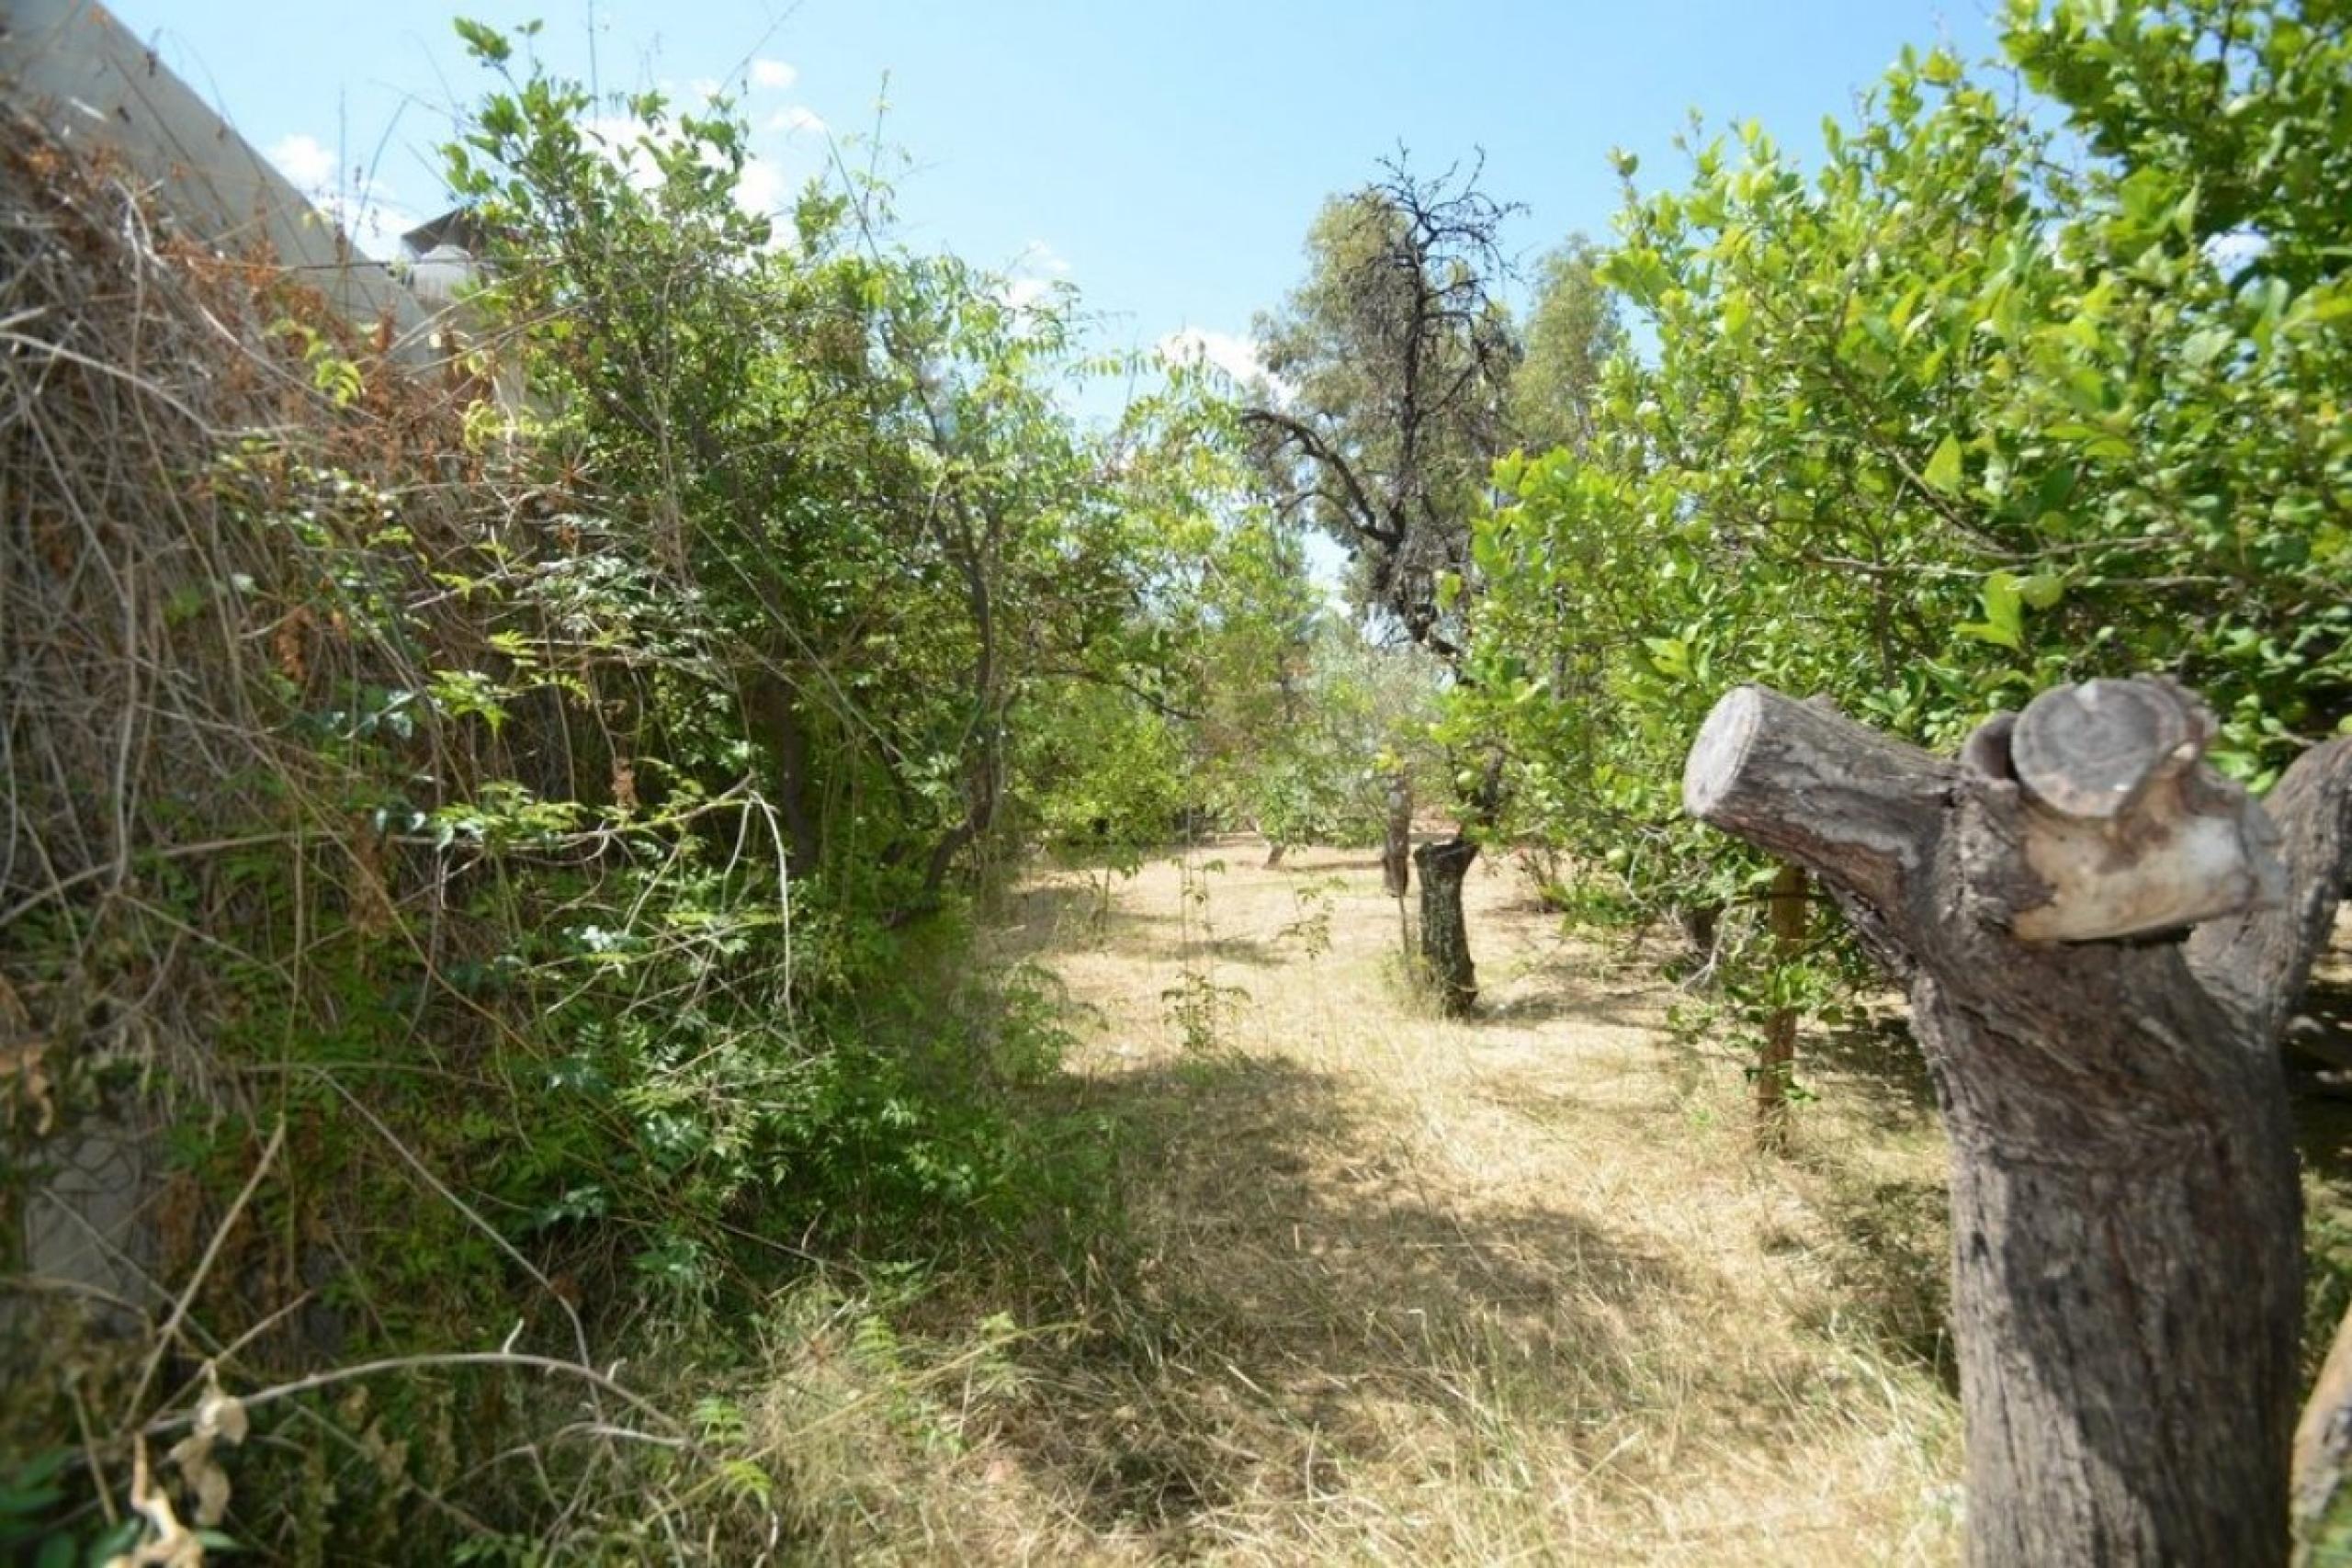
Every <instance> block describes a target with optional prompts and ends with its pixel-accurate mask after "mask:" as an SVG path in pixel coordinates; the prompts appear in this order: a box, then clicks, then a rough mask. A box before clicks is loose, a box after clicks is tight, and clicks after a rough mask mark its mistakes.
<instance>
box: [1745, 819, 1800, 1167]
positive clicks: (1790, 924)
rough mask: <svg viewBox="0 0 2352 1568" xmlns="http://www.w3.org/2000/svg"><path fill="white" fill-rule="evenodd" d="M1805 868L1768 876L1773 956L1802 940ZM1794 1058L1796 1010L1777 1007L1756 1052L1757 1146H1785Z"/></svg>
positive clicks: (1789, 956) (1790, 958)
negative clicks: (1761, 1044) (1762, 1044)
mask: <svg viewBox="0 0 2352 1568" xmlns="http://www.w3.org/2000/svg"><path fill="white" fill-rule="evenodd" d="M1805 883H1806V877H1805V874H1804V871H1803V870H1802V869H1801V868H1799V867H1797V866H1793V865H1782V866H1781V869H1780V871H1779V873H1778V874H1775V875H1774V876H1773V878H1772V898H1771V929H1772V962H1773V963H1774V964H1790V963H1793V962H1794V961H1795V959H1796V956H1797V953H1799V952H1800V951H1801V950H1802V949H1803V948H1804V928H1805V913H1806V909H1805ZM1796 1061H1797V1010H1796V1009H1794V1008H1792V1007H1782V1008H1776V1009H1774V1010H1773V1011H1772V1015H1771V1016H1770V1018H1768V1019H1766V1020H1765V1021H1764V1046H1763V1049H1762V1050H1761V1051H1759V1052H1758V1054H1757V1058H1756V1146H1757V1147H1758V1148H1760V1149H1762V1150H1763V1151H1764V1152H1765V1153H1767V1154H1781V1153H1784V1152H1786V1150H1787V1149H1788V1146H1789V1081H1790V1079H1791V1078H1792V1077H1793V1076H1794V1074H1795V1069H1796Z"/></svg>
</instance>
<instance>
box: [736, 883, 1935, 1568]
mask: <svg viewBox="0 0 2352 1568" xmlns="http://www.w3.org/2000/svg"><path fill="white" fill-rule="evenodd" d="M1261 858H1262V852H1261V849H1260V848H1259V847H1258V846H1256V845H1255V844H1254V843H1251V842H1250V841H1247V840H1231V841H1227V842H1226V843H1225V844H1223V845H1221V846H1215V847H1211V848H1207V849H1204V850H1202V851H1200V852H1195V853H1194V854H1193V855H1192V856H1191V857H1190V861H1189V869H1187V868H1186V867H1183V866H1180V865H1179V864H1178V863H1174V862H1169V861H1161V862H1158V863H1153V864H1152V865H1150V866H1148V868H1147V869H1146V870H1145V871H1144V872H1143V873H1142V874H1141V875H1139V876H1137V877H1136V878H1134V879H1132V880H1130V881H1126V882H1125V883H1121V884H1118V885H1116V886H1114V887H1113V888H1112V889H1111V894H1110V897H1109V899H1108V900H1107V902H1105V901H1104V900H1103V898H1102V896H1101V884H1100V882H1099V880H1097V881H1094V882H1091V883H1090V881H1089V879H1088V878H1087V877H1086V876H1085V875H1084V874H1077V873H1070V874H1054V875H1047V876H1044V877H1041V878H1039V879H1036V880H1035V881H1033V882H1032V883H1031V884H1030V885H1028V886H1025V887H1024V888H1023V889H1022V890H1021V891H1020V892H1019V893H1017V894H1016V895H1015V896H1014V897H1013V900H1012V908H1011V910H1010V912H1009V917H1008V920H1007V924H1006V927H1005V929H1004V930H1002V931H1001V932H1000V933H999V936H1000V940H1001V942H1002V943H1003V944H1004V945H1005V946H1006V947H1007V948H1009V949H1010V950H1011V951H1012V952H1014V953H1026V954H1028V955H1030V956H1033V957H1035V958H1036V959H1038V960H1039V961H1041V962H1043V963H1046V964H1048V965H1050V966H1051V968H1052V969H1053V970H1054V971H1056V972H1057V974H1058V975H1059V976H1061V978H1062V980H1063V981H1064V982H1065V983H1066V984H1067V986H1068V987H1069V993H1070V998H1071V1000H1072V1001H1073V1002H1074V1003H1075V1004H1078V1005H1079V1007H1080V1010H1081V1012H1082V1014H1084V1015H1085V1016H1087V1017H1089V1018H1090V1019H1091V1022H1090V1024H1089V1026H1088V1031H1087V1032H1088V1039H1087V1041H1086V1043H1085V1045H1084V1046H1083V1048H1082V1050H1081V1051H1080V1057H1079V1061H1078V1062H1077V1064H1076V1070H1077V1071H1078V1073H1079V1074H1080V1087H1079V1089H1078V1090H1077V1092H1078V1093H1079V1094H1080V1097H1081V1098H1082V1100H1084V1102H1085V1104H1086V1106H1087V1107H1088V1108H1089V1109H1090V1110H1091V1111H1095V1112H1099V1113H1102V1114H1104V1115H1106V1116H1107V1117H1109V1118H1110V1119H1111V1120H1112V1122H1114V1123H1115V1124H1116V1125H1117V1126H1119V1127H1121V1128H1122V1129H1124V1131H1125V1136H1124V1138H1123V1140H1122V1146H1123V1148H1124V1150H1125V1153H1124V1155H1123V1156H1122V1157H1123V1161H1124V1163H1125V1184H1126V1188H1127V1197H1128V1210H1129V1221H1128V1224H1129V1234H1128V1235H1125V1237H1124V1238H1122V1239H1121V1242H1120V1244H1119V1245H1118V1247H1116V1248H1115V1249H1114V1248H1113V1247H1109V1246H1105V1247H1103V1249H1102V1250H1101V1255H1100V1257H1099V1258H1096V1259H1094V1260H1092V1261H1091V1262H1090V1263H1089V1264H1088V1265H1087V1266H1086V1267H1085V1268H1084V1269H1083V1272H1085V1273H1086V1274H1087V1275H1088V1278H1086V1279H1084V1280H1073V1281H1057V1282H1054V1283H1053V1284H1052V1285H1047V1284H1045V1283H1042V1282H1041V1283H1040V1286H1039V1289H1038V1290H1037V1291H1036V1292H1035V1293H1034V1296H1033V1299H1035V1300H1037V1301H1046V1300H1050V1299H1054V1298H1055V1297H1056V1295H1057V1292H1059V1293H1060V1297H1061V1299H1062V1300H1065V1301H1067V1300H1069V1299H1073V1298H1075V1299H1078V1300H1080V1301H1082V1302H1083V1303H1085V1304H1084V1305H1083V1307H1082V1308H1080V1309H1079V1310H1080V1321H1079V1322H1078V1323H1076V1324H1075V1325H1072V1324H1069V1323H1068V1322H1062V1323H1058V1324H1041V1325H1036V1326H1035V1328H1034V1329H1033V1330H1032V1331H1030V1332H1026V1333H1023V1334H1022V1335H1020V1336H1017V1337H1015V1338H1013V1339H1012V1340H1011V1341H1009V1342H1006V1341H1000V1342H999V1343H998V1344H996V1345H994V1346H988V1345H982V1344H978V1343H977V1342H974V1341H971V1340H969V1339H968V1338H967V1339H964V1340H957V1339H956V1338H955V1337H953V1336H952V1334H951V1335H944V1336H943V1337H942V1338H941V1339H940V1340H938V1341H936V1342H933V1343H932V1344H930V1345H928V1346H927V1347H900V1346H896V1345H893V1346H892V1347H891V1348H890V1351H889V1354H890V1355H892V1356H897V1357H900V1358H902V1359H903V1362H904V1364H903V1365H902V1366H899V1367H897V1368H895V1369H893V1370H892V1375H894V1376H905V1375H912V1376H915V1377H917V1378H919V1379H920V1380H921V1381H922V1383H923V1385H924V1387H925V1388H927V1389H928V1390H929V1393H926V1394H925V1395H924V1396H922V1399H921V1400H920V1401H918V1402H917V1405H919V1407H915V1406H909V1405H907V1404H906V1403H905V1402H904V1401H900V1402H899V1408H898V1409H896V1411H895V1412H894V1413H891V1414H888V1415H887V1416H885V1415H878V1414H877V1415H874V1416H872V1417H871V1418H870V1419H868V1420H866V1423H865V1433H864V1436H863V1438H862V1439H861V1440H859V1441H856V1442H854V1443H853V1444H851V1445H850V1448H849V1449H848V1450H845V1451H843V1452H842V1453H841V1454H840V1456H839V1459H838V1462H836V1463H826V1464H818V1465H815V1466H813V1467H810V1468H811V1473H809V1474H808V1475H807V1480H808V1481H809V1482H810V1483H812V1484H813V1485H814V1488H815V1490H816V1491H818V1492H819V1493H822V1492H823V1491H824V1490H825V1488H826V1482H825V1480H824V1475H826V1474H830V1475H833V1476H839V1477H842V1478H844V1480H846V1478H848V1477H851V1476H863V1477H864V1478H865V1481H864V1483H863V1484H862V1485H860V1486H858V1487H857V1488H856V1492H857V1495H858V1497H859V1499H860V1500H859V1501H857V1502H856V1503H855V1504H854V1507H853V1508H852V1509H851V1511H852V1512H853V1513H854V1518H850V1517H844V1518H842V1519H841V1520H837V1521H835V1522H836V1523H839V1524H842V1525H845V1526H849V1527H850V1528H848V1529H839V1530H836V1529H828V1530H825V1531H823V1532H822V1533H823V1534H824V1535H825V1536H826V1538H827V1539H829V1540H833V1541H835V1542H837V1543H839V1544H840V1545H841V1546H842V1549H843V1550H844V1551H850V1552H854V1554H855V1555H857V1556H860V1557H861V1558H865V1559H868V1560H876V1559H880V1560H897V1561H944V1560H956V1561H983V1562H1022V1561H1035V1562H1061V1561H1098V1562H1100V1561H1114V1562H1125V1561H1132V1562H1144V1561H1162V1560H1181V1561H1203V1562H1233V1563H1250V1562H1267V1563H1280V1562H1356V1561H1371V1560H1379V1561H1391V1562H1478V1563H1487V1562H1692V1563H1716V1562H1787V1563H1814V1562H1871V1563H1882V1562H1943V1561H1948V1560H1951V1558H1952V1557H1953V1556H1954V1555H1955V1553H1956V1549H1957V1540H1958V1531H1957V1524H1958V1518H1957V1515H1958V1506H1957V1496H1958V1492H1957V1487H1956V1484H1955V1477H1956V1475H1957V1472H1958V1437H1959V1418H1958V1411H1957V1406H1956V1404H1955V1402H1954V1400H1953V1399H1952V1397H1951V1393H1950V1391H1949V1387H1948V1384H1947V1382H1946V1378H1947V1377H1948V1362H1947V1361H1946V1360H1945V1359H1944V1358H1943V1357H1942V1355H1941V1353H1940V1343H1939V1325H1940V1305H1939V1292H1940V1289H1941V1287H1940V1276H1941V1271H1942V1264H1943V1257H1942V1249H1943V1240H1942V1234H1943V1233H1942V1218H1941V1201H1940V1199H1941V1189H1940V1163H1939V1160H1940V1156H1939V1145H1938V1143H1937V1139H1936V1134H1935V1129H1934V1126H1933V1123H1932V1121H1931V1120H1930V1119H1929V1118H1928V1115H1927V1114H1926V1111H1925V1086H1924V1084H1923V1083H1921V1082H1920V1081H1919V1080H1918V1078H1917V1075H1916V1071H1915V1070H1913V1069H1908V1068H1905V1066H1903V1061H1902V1055H1901V1052H1902V1049H1903V1048H1902V1047H1899V1046H1896V1045H1891V1044H1888V1043H1884V1042H1883V1041H1853V1042H1846V1043H1834V1042H1833V1043H1819V1044H1822V1045H1823V1046H1824V1047H1825V1050H1826V1055H1821V1056H1818V1057H1816V1058H1815V1061H1814V1064H1813V1066H1814V1072H1813V1075H1812V1078H1813V1081H1814V1082H1815V1085H1816V1086H1817V1087H1818V1088H1819V1089H1820V1090H1821V1093H1822V1100H1820V1102H1819V1103H1817V1104H1815V1105H1812V1106H1809V1107H1807V1108H1805V1110H1804V1112H1803V1120H1802V1122H1801V1133H1800V1144H1801V1147H1800V1150H1799V1153H1798V1155H1797V1156H1796V1157H1795V1158H1794V1159H1792V1160H1789V1161H1770V1160H1763V1159H1759V1158H1758V1157H1757V1156H1755V1155H1753V1154H1752V1153H1751V1151H1750V1148H1749V1145H1748V1139H1747V1119H1746V1115H1745V1106H1744V1101H1743V1100H1742V1089H1743V1086H1742V1083H1741V1080H1740V1078H1739V1077H1738V1075H1737V1072H1736V1067H1734V1066H1732V1065H1730V1064H1728V1063H1727V1062H1724V1061H1719V1060H1709V1059H1706V1058H1705V1057H1703V1056H1702V1055H1692V1054H1691V1053H1689V1052H1687V1051H1679V1050H1678V1049H1677V1048H1676V1047H1674V1046H1673V1045H1672V1044H1671V1043H1669V1040H1668V1036H1667V1034H1666V1033H1665V1032H1664V1030H1663V1028H1662V1021H1663V1012H1664V1009H1665V1007H1666V1006H1667V1004H1668V1001H1669V1000H1670V999H1671V998H1670V993H1668V991H1666V990H1665V989H1664V988H1663V987H1661V986H1660V985H1659V984H1658V983H1657V981H1656V980H1655V979H1654V978H1651V976H1653V975H1654V974H1655V972H1656V971H1655V966H1654V964H1650V963H1647V962H1643V963H1621V962H1618V961H1616V960H1614V959H1612V958H1611V955H1609V954H1608V953H1603V952H1601V951H1599V950H1596V949H1594V948H1591V947H1589V946H1584V945H1579V944H1576V943H1570V942H1562V941H1561V939H1560V938H1559V937H1558V935H1557V933H1556V922H1555V919H1553V918H1552V917H1550V916H1548V915H1546V914H1544V912H1542V911H1541V910H1540V909H1538V908H1536V907H1535V906H1534V904H1533V902H1532V899H1531V898H1530V897H1528V891H1527V889H1528V885H1527V883H1526V882H1525V880H1524V879H1523V878H1521V877H1520V876H1518V875H1516V874H1513V873H1512V871H1511V870H1510V867H1509V866H1508V865H1498V864H1495V863H1492V862H1488V863H1482V866H1483V869H1481V870H1480V871H1478V872H1475V873H1474V874H1473V879H1472V883H1471V889H1470V900H1471V904H1470V914H1471V919H1472V925H1473V932H1474V937H1475V939H1476V942H1477V943H1478V944H1479V947H1478V953H1479V959H1480V977H1481V981H1482V985H1483V987H1484V991H1485V998H1486V1009H1485V1013H1484V1016H1483V1017H1481V1018H1479V1019H1478V1020H1476V1021H1471V1022H1468V1023H1463V1024H1450V1023H1444V1022H1441V1021H1435V1020H1433V1019H1430V1018H1428V1017H1425V1016H1420V1015H1419V1014H1418V1013H1417V1012H1416V1011H1415V1010H1413V1009H1411V1008H1409V1007H1408V1006H1407V1005H1405V1003H1404V1001H1403V1000H1402V998H1401V997H1400V993H1399V991H1398V989H1397V987H1396V985H1395V984H1394V982H1393V978H1392V976H1393V975H1394V973H1395V969H1396V962H1395V956H1394V955H1395V953H1396V949H1397V913H1396V906H1395V905H1394V904H1393V903H1391V902H1390V901H1388V900H1387V899H1385V898H1384V897H1382V896H1381V894H1380V890H1379V873H1378V869H1377V865H1376V863H1375V862H1374V860H1373V858H1372V857H1371V856H1369V855H1367V854H1362V853H1348V852H1315V851H1309V852H1293V853H1292V855H1291V856H1290V857H1288V860H1287V863H1285V864H1284V865H1283V867H1282V868H1281V869H1280V870H1278V871H1266V870H1263V869H1261V867H1260V864H1259V862H1260V860H1261ZM1188 995H1189V996H1192V997H1193V998H1201V997H1204V996H1214V997H1215V998H1216V1002H1217V1006H1216V1009H1215V1017H1214V1020H1213V1021H1214V1038H1208V1037H1206V1034H1205V1031H1204V1024H1205V1023H1206V1022H1208V1020H1206V1019H1204V1017H1203V1016H1202V1015H1201V1014H1200V1012H1199V1011H1198V1010H1197V1009H1196V1010H1195V1011H1194V1012H1193V1016H1192V1018H1191V1020H1190V1023H1189V1026H1188V1023H1187V1020H1186V1017H1185V1009H1184V1008H1183V1007H1182V1005H1181V1002H1182V998H1185V997H1186V996H1188ZM1114 1252H1115V1256H1114ZM1013 1286H1014V1289H1013V1292H1012V1293H1013V1294H1016V1295H1018V1294H1020V1293H1021V1292H1020V1291H1019V1288H1018V1287H1019V1282H1018V1281H1014V1282H1013ZM841 1364H842V1357H841V1355H840V1354H839V1353H838V1351H820V1353H819V1354H818V1355H817V1356H816V1357H815V1358H814V1365H813V1367H812V1364H811V1361H810V1359H809V1357H808V1356H807V1355H805V1354H803V1355H801V1356H800V1358H799V1371H798V1374H797V1378H798V1382H797V1386H798V1387H799V1389H800V1393H799V1394H798V1396H797V1398H795V1399H794V1400H792V1401H790V1402H789V1403H790V1404H794V1405H796V1406H797V1414H798V1415H799V1416H801V1417H802V1418H804V1419H805V1418H806V1417H807V1416H809V1414H810V1413H811V1412H812V1411H813V1410H817V1409H831V1408H841V1407H843V1406H844V1405H846V1406H848V1407H851V1408H857V1409H867V1410H869V1411H870V1410H872V1409H873V1407H874V1406H875V1404H876V1401H875V1400H874V1398H873V1397H872V1395H870V1394H868V1393H857V1392H855V1391H856V1390H857V1389H862V1388H870V1387H871V1386H872V1381H871V1379H870V1378H869V1379H868V1380H866V1381H865V1382H860V1381H857V1380H855V1379H852V1380H849V1381H847V1382H842V1383H841V1385H840V1386H839V1387H838V1388H836V1389H834V1390H833V1392H832V1393H831V1394H828V1395H819V1396H816V1397H815V1398H814V1403H813V1404H812V1403H810V1399H811V1395H810V1394H809V1381H808V1380H809V1373H810V1372H811V1371H812V1370H815V1371H821V1370H822V1368H823V1367H826V1366H839V1365H841ZM918 1369H924V1370H918ZM976 1369H977V1371H976ZM829 1402H830V1403H829ZM883 1403H888V1401H885V1402H883ZM779 1416H780V1418H783V1413H779ZM785 1424H786V1425H790V1424H791V1422H790V1420H789V1419H788V1418H786V1419H785ZM839 1425H840V1424H839V1423H837V1424H836V1426H839ZM877 1475H878V1476H883V1477H887V1478H888V1479H887V1481H885V1482H884V1483H882V1484H880V1485H878V1486H877V1485H876V1481H875V1478H876V1476H877ZM844 1506H849V1505H844Z"/></svg>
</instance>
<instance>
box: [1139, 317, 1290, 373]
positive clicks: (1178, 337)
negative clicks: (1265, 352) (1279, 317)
mask: <svg viewBox="0 0 2352 1568" xmlns="http://www.w3.org/2000/svg"><path fill="white" fill-rule="evenodd" d="M1152 346H1153V347H1154V348H1156V349H1158V350H1159V357H1160V358H1162V359H1164V360H1166V361H1167V362H1168V363H1169V364H1170V365H1209V366H1213V367H1216V369H1219V370H1222V371H1224V372H1225V373H1226V374H1227V376H1230V377H1232V378H1234V379H1235V380H1237V381H1240V382H1244V383H1247V382H1250V381H1254V380H1256V379H1258V378H1260V377H1261V376H1263V375H1264V374H1265V373H1266V367H1265V365H1264V364H1263V363H1262V362H1261V360H1260V359H1259V358H1258V345H1257V344H1254V343H1251V342H1250V340H1249V339H1248V338H1246V337H1241V336H1238V335H1237V334H1235V333H1221V332H1217V331H1216V330H1215V329H1214V328H1210V327H1180V328H1178V329H1177V330H1176V331H1174V332H1172V333H1168V334H1167V335H1166V336H1165V337H1162V338H1161V339H1160V340H1159V342H1158V343H1156V344H1152Z"/></svg>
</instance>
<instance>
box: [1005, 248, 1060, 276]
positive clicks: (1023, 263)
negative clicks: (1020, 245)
mask: <svg viewBox="0 0 2352 1568" xmlns="http://www.w3.org/2000/svg"><path fill="white" fill-rule="evenodd" d="M1012 270H1013V272H1014V274H1015V275H1016V276H1020V275H1023V274H1028V273H1044V274H1046V275H1047V276H1053V277H1068V276H1069V260H1068V259H1067V258H1066V257H1064V256H1063V254H1061V253H1060V252H1059V251H1057V250H1056V249H1054V247H1053V246H1051V245H1049V244H1047V243H1046V242H1045V241H1043V240H1032V241H1030V242H1029V244H1028V248H1027V249H1025V250H1023V252H1022V253H1021V256H1020V259H1019V260H1017V261H1015V262H1014V263H1013V264H1012Z"/></svg>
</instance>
